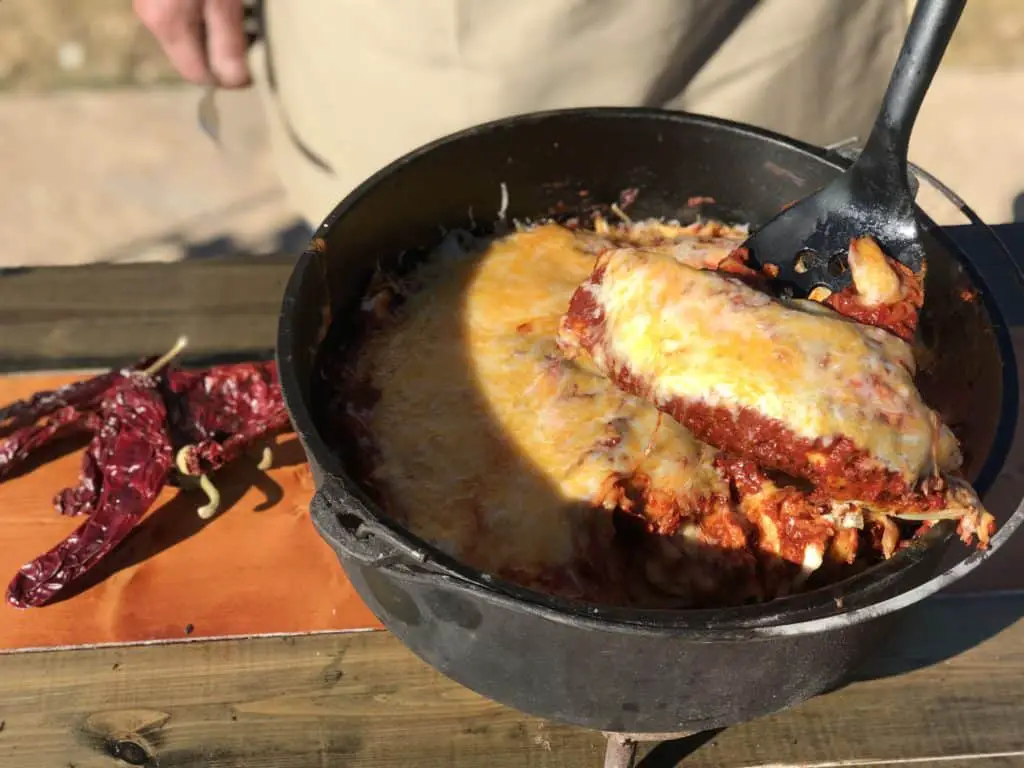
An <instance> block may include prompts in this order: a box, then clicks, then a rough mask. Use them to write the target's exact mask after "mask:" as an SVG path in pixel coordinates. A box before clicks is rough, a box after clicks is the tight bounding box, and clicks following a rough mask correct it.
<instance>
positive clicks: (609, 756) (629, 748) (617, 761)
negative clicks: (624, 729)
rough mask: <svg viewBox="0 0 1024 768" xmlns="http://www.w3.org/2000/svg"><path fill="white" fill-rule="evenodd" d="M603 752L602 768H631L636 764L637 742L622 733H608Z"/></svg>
mask: <svg viewBox="0 0 1024 768" xmlns="http://www.w3.org/2000/svg"><path fill="white" fill-rule="evenodd" d="M606 736H607V737H608V747H607V749H605V751H604V768H633V766H634V765H635V764H636V749H637V746H638V744H637V742H636V741H635V740H634V739H631V738H630V737H629V736H627V735H625V734H623V733H609V734H606Z"/></svg>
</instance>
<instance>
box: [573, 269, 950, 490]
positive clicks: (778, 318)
mask: <svg viewBox="0 0 1024 768" xmlns="http://www.w3.org/2000/svg"><path fill="white" fill-rule="evenodd" d="M601 263H602V265H603V267H604V273H603V277H602V278H601V280H600V281H598V282H596V283H595V282H587V283H585V285H584V288H583V290H587V291H590V292H591V294H592V297H593V299H594V301H595V302H596V304H597V305H598V306H599V307H600V308H601V310H603V313H604V322H605V330H604V336H603V340H602V342H601V343H599V344H598V345H597V346H596V347H595V349H594V350H593V351H592V354H593V356H594V360H595V362H596V363H597V365H598V367H599V368H600V369H601V370H604V371H608V370H617V369H618V367H619V366H621V365H626V366H627V367H628V368H629V369H630V370H631V371H632V373H633V374H634V375H636V376H638V377H640V378H641V379H643V380H644V381H646V382H650V383H651V385H652V387H653V391H652V393H651V397H652V399H653V400H654V401H655V402H658V403H667V402H670V401H671V400H673V399H676V398H682V399H685V400H689V401H696V402H702V403H705V404H707V405H709V406H712V407H716V406H722V407H725V408H727V409H730V410H733V411H735V410H736V409H737V408H747V409H750V410H753V411H755V412H757V413H759V414H761V415H762V416H764V417H766V418H768V419H772V420H775V421H778V422H781V423H782V424H784V425H785V426H786V427H788V428H789V429H790V430H791V431H792V432H794V433H795V434H796V435H798V436H799V437H802V438H807V439H810V440H818V439H822V440H824V441H826V443H827V442H828V441H829V440H830V439H834V438H838V437H847V438H849V439H851V440H852V441H853V443H854V444H855V445H856V446H857V447H858V448H860V449H862V450H864V451H866V452H867V453H868V454H869V455H871V456H872V457H874V458H876V459H877V460H878V461H880V462H882V463H883V464H884V465H885V466H886V467H887V468H888V469H890V470H894V471H897V472H899V473H901V474H902V475H903V476H904V477H905V478H907V480H908V481H910V482H913V481H916V479H917V478H920V477H922V476H924V475H926V474H928V473H930V472H932V471H934V470H935V469H940V470H948V469H952V468H954V467H955V465H956V464H957V463H958V457H959V454H958V451H957V447H956V441H955V438H953V435H952V433H950V432H949V430H948V429H947V428H946V427H944V426H941V425H940V424H939V422H938V419H937V417H936V415H935V414H934V412H933V411H932V410H931V409H930V408H928V406H927V405H925V403H924V402H923V400H922V399H921V396H920V394H919V393H918V391H917V388H916V386H915V384H914V379H913V374H914V359H913V354H912V350H911V347H910V346H909V345H908V344H906V343H905V342H904V341H902V340H901V339H899V338H897V337H895V336H893V335H891V334H889V333H887V332H885V331H882V330H880V329H877V328H873V327H869V326H866V325H861V324H858V323H854V322H850V321H847V320H845V319H843V318H841V317H840V316H839V315H837V314H835V313H834V312H832V310H830V309H828V308H825V307H822V306H820V305H816V304H814V303H813V302H806V301H805V302H790V303H788V304H787V303H783V302H780V301H776V300H774V299H772V298H770V297H769V296H767V295H765V294H763V293H760V292H758V291H755V290H753V289H751V288H749V287H748V286H746V285H743V284H742V283H740V282H738V281H735V280H731V279H729V278H727V277H724V276H723V275H721V274H719V273H714V272H707V271H701V270H698V269H693V268H691V267H688V266H686V265H683V264H680V262H679V261H677V260H675V259H673V258H671V256H669V255H666V254H664V253H654V252H650V251H640V250H635V249H619V250H616V251H613V252H609V253H606V254H605V255H604V256H603V257H602V262H601ZM812 307H813V309H812ZM567 343H569V344H570V345H571V344H572V343H573V342H572V339H569V340H568V341H567ZM937 427H938V429H939V434H938V435H937V434H936V428H937ZM936 444H938V448H936ZM936 455H938V459H939V467H937V468H936V467H934V466H933V459H934V458H935V457H936Z"/></svg>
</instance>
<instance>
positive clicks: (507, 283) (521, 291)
mask: <svg viewBox="0 0 1024 768" xmlns="http://www.w3.org/2000/svg"><path fill="white" fill-rule="evenodd" d="M676 236H677V240H676V241H675V242H672V243H667V244H666V245H665V248H666V249H668V250H671V251H674V252H678V253H679V254H687V253H699V254H700V255H699V256H697V257H694V258H695V259H697V260H700V261H704V260H706V259H708V258H709V256H708V252H709V250H710V249H709V246H708V243H707V242H703V241H700V242H698V238H695V237H693V236H692V235H690V234H688V233H686V232H681V233H677V235H676ZM687 237H689V238H690V239H691V240H693V242H692V243H687V242H685V238H687ZM680 238H681V239H682V240H680ZM465 245H466V244H463V246H465ZM734 245H735V241H734V240H729V241H728V242H723V243H722V244H721V245H720V247H719V249H718V251H719V253H720V254H721V257H724V255H725V254H727V253H728V251H729V250H731V249H732V247H734ZM458 250H459V249H457V248H456V249H454V250H453V248H452V244H451V241H449V244H448V245H446V246H445V249H444V253H445V254H446V257H445V258H444V259H443V260H442V261H443V265H442V266H441V267H440V268H438V267H437V266H436V262H435V261H434V260H432V263H431V264H430V265H428V266H427V267H426V268H425V269H424V270H422V271H421V272H420V274H418V275H417V277H416V283H417V286H418V287H419V288H420V289H421V290H416V291H415V292H414V293H413V294H412V295H411V296H410V298H409V301H408V302H407V303H406V305H405V306H404V308H403V312H402V318H401V321H400V322H399V323H397V324H396V325H395V326H394V327H393V328H391V329H389V330H388V331H387V332H386V333H381V334H378V335H376V336H375V337H373V338H372V340H371V341H370V343H369V344H368V346H367V347H366V348H365V350H364V353H363V355H362V363H361V364H362V365H363V366H364V367H365V368H366V369H367V370H369V371H370V372H371V377H372V378H371V383H372V385H373V387H374V388H375V389H377V390H378V391H379V393H380V399H379V401H378V402H377V403H376V405H375V406H374V408H373V409H372V411H371V413H370V416H369V419H370V420H369V423H368V427H369V429H370V431H371V433H372V434H373V436H374V440H375V443H376V449H377V452H378V454H379V462H378V464H377V467H376V470H375V478H374V479H375V481H376V482H378V483H379V484H381V486H382V487H383V488H385V489H386V492H387V495H388V497H389V501H390V503H391V504H392V505H393V506H394V507H395V510H394V511H395V513H396V514H397V515H399V517H400V518H401V519H403V522H405V523H406V524H407V525H408V526H409V527H410V528H411V529H412V530H413V531H414V532H416V533H417V534H418V535H420V536H422V537H424V538H426V539H427V540H430V541H432V542H435V543H437V544H439V545H440V546H442V547H443V548H445V549H446V550H448V551H449V552H450V553H451V554H454V555H457V556H458V557H460V558H461V559H463V560H465V561H466V562H469V563H470V564H472V565H475V566H476V567H479V568H482V569H484V570H490V571H491V572H500V571H501V570H502V567H503V566H507V565H508V564H515V566H516V568H518V569H527V570H533V571H537V570H539V569H544V568H548V567H551V566H553V565H565V564H567V563H571V562H573V561H574V559H576V558H577V555H578V554H579V549H580V547H581V546H582V544H581V542H588V543H589V544H592V541H593V539H594V538H595V537H598V538H600V537H601V536H605V537H606V538H608V539H609V540H610V538H611V537H612V531H611V529H610V516H609V515H607V514H606V513H602V512H601V511H600V507H601V505H602V504H605V502H606V499H605V495H606V494H607V493H608V490H609V488H608V481H609V478H610V477H611V478H616V477H624V478H629V477H632V476H635V475H643V476H644V477H645V478H646V479H648V480H649V482H650V483H651V484H652V485H653V486H655V487H657V488H661V489H665V490H666V491H667V492H669V493H671V494H673V495H675V496H676V497H679V498H683V499H685V498H693V499H696V498H698V497H700V496H705V495H710V494H727V493H728V488H727V486H726V484H725V483H724V481H723V480H722V479H721V478H720V477H719V475H718V474H717V472H715V470H714V467H713V465H712V459H713V457H714V455H715V452H714V451H713V450H712V449H711V448H709V447H708V446H706V445H704V444H703V443H700V442H698V441H697V440H695V439H694V438H693V437H692V435H690V433H689V432H687V431H686V430H685V429H683V428H682V427H680V426H679V425H678V424H676V423H675V422H673V421H672V420H671V419H668V418H664V417H662V416H661V414H660V413H659V412H658V411H657V410H656V409H655V408H654V407H653V406H651V405H649V404H647V403H644V402H642V401H640V400H638V399H636V398H633V397H630V396H627V395H625V394H623V393H622V392H620V391H619V390H618V389H617V388H616V387H615V386H614V385H613V384H612V383H611V382H609V381H608V380H607V379H605V378H604V377H603V376H600V375H599V374H598V373H597V371H596V370H594V369H593V368H592V367H588V365H587V363H586V361H568V360H565V359H564V358H563V357H562V355H561V354H560V352H559V350H558V348H557V345H556V343H555V336H556V332H557V326H558V321H559V318H560V316H561V314H562V313H563V312H564V311H565V308H566V306H567V305H568V302H569V299H570V297H571V295H572V292H573V291H574V290H575V288H576V286H577V285H578V284H579V283H580V282H581V281H582V280H583V279H585V278H586V276H587V275H588V274H589V273H590V271H591V270H592V269H593V266H594V256H593V254H592V253H590V252H588V250H590V249H589V248H588V247H587V244H586V243H585V242H584V241H583V240H581V239H580V238H579V237H578V236H576V235H574V234H573V233H572V232H570V231H569V230H566V229H564V228H562V227H558V226H554V225H550V226H543V227H539V228H537V229H534V230H531V231H526V232H521V233H517V234H515V235H512V236H510V237H506V238H504V239H501V240H497V241H494V242H493V243H491V244H490V245H489V246H488V247H487V248H486V250H485V251H484V252H483V253H482V254H480V255H479V256H477V257H474V258H468V257H465V255H464V253H465V248H463V256H462V257H460V256H459V255H458V253H456V251H458ZM712 258H713V257H712ZM608 503H609V504H610V503H612V502H610V501H609V502H608ZM589 544H588V545H589Z"/></svg>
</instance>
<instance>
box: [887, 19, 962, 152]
mask: <svg viewBox="0 0 1024 768" xmlns="http://www.w3.org/2000/svg"><path fill="white" fill-rule="evenodd" d="M966 5H967V0H918V1H917V4H916V5H915V7H914V14H913V16H912V17H911V19H910V26H909V27H908V28H907V35H906V37H905V38H904V39H903V47H902V48H901V49H900V55H899V58H898V59H897V60H896V66H895V67H894V68H893V71H892V78H891V79H890V80H889V87H888V88H887V89H886V91H885V97H884V98H883V100H882V109H881V111H880V112H879V114H878V120H877V121H876V122H875V126H874V128H873V129H872V131H871V136H870V137H869V138H868V142H867V146H871V144H872V143H874V142H878V141H883V142H884V143H885V144H887V145H888V146H889V148H890V151H893V152H896V153H898V154H900V155H902V157H903V158H904V159H905V158H906V156H907V150H908V148H909V146H910V132H911V130H912V129H913V127H914V121H915V120H916V119H917V113H918V112H919V111H920V109H921V103H922V102H923V101H924V95H925V93H926V92H927V91H928V86H930V85H931V82H932V78H933V77H934V76H935V71H936V70H937V69H938V68H939V62H941V61H942V55H943V54H944V53H945V52H946V46H948V45H949V40H950V38H951V37H952V36H953V30H955V29H956V25H957V22H959V21H960V14H961V13H963V10H964V6H966Z"/></svg>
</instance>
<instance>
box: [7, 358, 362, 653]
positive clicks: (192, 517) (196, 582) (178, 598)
mask: <svg viewBox="0 0 1024 768" xmlns="http://www.w3.org/2000/svg"><path fill="white" fill-rule="evenodd" d="M79 378H82V375H81V374H64V373H62V374H59V375H49V374H45V375H18V376H9V377H3V378H0V404H3V403H7V402H10V401H12V400H16V399H18V398H21V397H25V396H27V395H30V394H31V393H33V392H36V391H39V390H43V389H52V388H54V387H56V386H59V385H61V384H63V383H66V382H67V381H72V380H75V379H79ZM80 457H81V444H79V445H70V446H66V447H65V448H64V452H63V455H60V452H55V453H54V454H53V460H52V461H45V462H43V463H40V464H37V465H34V467H33V468H31V469H29V470H28V471H27V472H25V473H23V474H21V475H18V476H16V477H13V478H11V479H9V480H7V481H6V482H3V483H0V531H2V533H0V541H2V546H0V581H2V582H3V587H4V588H6V584H7V583H8V582H9V581H10V579H11V577H13V576H14V574H15V572H16V571H17V569H18V568H19V567H20V566H21V565H22V564H23V563H25V562H28V561H29V560H31V559H33V558H34V557H36V556H38V555H40V554H42V553H43V552H45V551H47V550H48V549H50V548H51V547H52V546H53V545H55V544H56V543H58V542H59V541H61V540H62V539H63V538H64V537H65V536H67V535H68V534H69V533H70V532H71V531H72V530H74V529H75V528H76V527H78V525H80V524H81V522H82V520H81V519H75V518H66V517H62V516H61V515H59V514H57V512H56V511H55V510H54V508H53V505H52V498H53V495H54V494H55V493H56V492H57V491H58V490H60V489H62V488H65V487H67V486H70V485H73V484H74V483H75V481H76V478H77V473H78V466H79V461H80ZM47 458H50V457H47ZM214 482H215V483H216V485H217V487H218V489H219V490H220V492H221V496H222V505H221V511H220V512H219V513H218V514H217V515H216V516H215V517H214V518H213V519H212V520H210V521H207V522H204V521H202V520H200V519H199V517H198V515H197V514H196V512H195V509H196V507H197V506H198V505H200V504H202V503H203V496H202V494H201V493H197V492H182V491H179V490H178V489H176V488H167V489H165V490H164V492H163V494H162V495H161V496H160V498H159V500H158V502H157V503H156V504H154V505H153V508H152V509H151V510H150V511H149V513H148V514H147V515H146V517H145V518H144V519H143V520H142V522H141V523H140V524H139V526H138V527H137V528H136V529H135V530H134V531H133V532H132V534H131V535H130V536H129V538H128V539H126V540H125V541H124V542H122V543H121V545H120V546H119V547H117V549H116V550H115V551H114V552H112V553H111V554H110V555H108V557H107V558H106V559H105V560H103V561H102V562H101V563H100V565H99V566H98V567H97V568H96V569H95V571H94V572H92V573H90V574H89V575H87V576H86V577H84V578H83V579H82V580H81V584H77V585H71V586H69V587H67V588H65V590H64V593H62V595H61V596H60V597H59V598H58V599H57V600H55V601H54V602H53V603H51V604H50V605H47V606H44V607H41V608H31V609H27V610H19V609H16V608H13V607H11V606H10V605H7V604H6V602H5V603H4V604H3V605H2V606H0V651H3V650H16V649H27V648H53V647H61V646H79V645H92V644H97V643H134V642H147V641H161V640H184V639H194V638H203V637H224V636H229V637H231V636H234V637H237V636H252V635H264V634H276V633H300V634H301V633H309V632H322V631H332V630H357V629H370V628H374V629H375V628H379V627H380V625H379V623H378V622H377V620H376V618H375V617H374V616H373V615H372V614H371V613H370V611H369V609H368V608H366V606H365V605H364V604H363V602H362V601H361V600H360V599H359V597H358V596H357V595H356V593H355V591H354V590H353V588H352V586H351V584H350V583H349V582H348V580H347V579H346V577H345V573H344V571H343V570H342V568H341V566H340V565H339V563H338V561H337V558H336V557H335V555H334V553H333V552H332V551H331V550H330V549H329V548H328V546H327V545H326V544H325V543H324V542H323V540H322V539H321V538H320V537H319V535H318V534H317V533H316V531H315V530H314V528H313V525H312V523H311V522H310V519H309V515H308V513H307V505H308V504H309V499H310V497H311V495H312V493H313V480H312V476H311V475H310V472H309V469H308V466H307V464H306V461H305V456H304V455H303V453H302V449H301V447H300V446H299V442H298V440H297V439H296V437H295V436H294V435H293V434H290V433H287V434H283V435H281V436H279V437H278V438H277V444H276V446H275V449H274V466H273V467H272V468H271V469H270V470H269V471H268V472H265V473H264V472H260V471H258V470H257V469H256V468H255V463H254V462H253V463H251V464H249V463H246V462H240V463H239V465H236V466H231V467H228V468H226V469H225V470H223V471H222V472H220V473H218V474H217V475H216V477H215V478H214Z"/></svg>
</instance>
